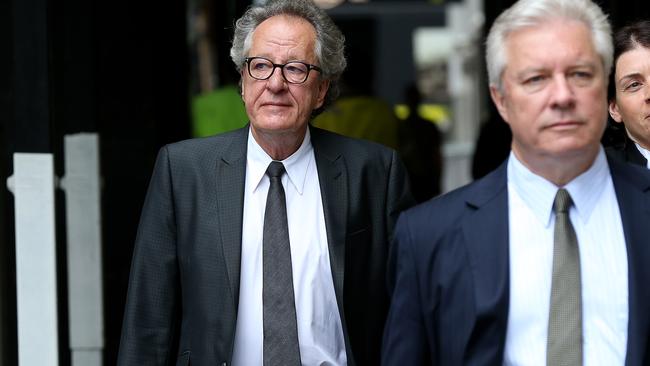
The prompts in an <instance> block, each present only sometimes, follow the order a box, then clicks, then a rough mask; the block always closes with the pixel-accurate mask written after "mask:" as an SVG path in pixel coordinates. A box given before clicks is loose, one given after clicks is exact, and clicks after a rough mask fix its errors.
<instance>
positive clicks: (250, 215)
mask: <svg viewBox="0 0 650 366" xmlns="http://www.w3.org/2000/svg"><path fill="white" fill-rule="evenodd" d="M247 151H248V152H247V160H246V184H245V193H244V221H243V230H242V251H241V275H240V285H239V310H238V316H237V328H236V333H235V347H234V351H233V362H232V363H233V365H235V366H262V361H263V354H262V353H263V352H262V351H263V330H262V327H263V319H262V313H263V311H262V283H263V282H262V232H263V227H264V210H265V208H266V196H267V193H268V190H269V178H268V177H267V176H266V174H265V173H266V168H267V167H268V165H269V163H270V162H271V161H272V159H271V157H270V156H268V154H266V152H265V151H264V150H263V149H262V148H261V147H260V146H259V145H258V144H257V142H256V141H255V138H253V136H252V134H251V133H250V131H249V133H248V150H247ZM282 163H283V164H284V167H285V169H286V172H287V174H284V175H283V177H282V185H283V187H284V191H285V196H286V201H287V219H288V224H289V242H290V245H291V262H292V270H293V289H294V294H295V301H296V317H297V326H298V340H299V343H300V358H301V361H302V364H303V365H322V366H330V365H331V366H334V365H346V364H347V358H346V353H345V341H344V338H343V327H342V326H341V317H340V315H339V310H338V306H337V303H336V295H335V292H334V282H333V279H332V270H331V266H330V257H329V250H328V246H327V232H326V230H325V218H324V213H323V201H322V199H321V192H320V185H319V181H318V172H317V170H316V160H315V159H314V149H313V147H312V144H311V139H310V134H309V130H307V134H306V136H305V139H304V141H303V143H302V145H301V146H300V148H299V149H298V151H296V152H295V153H294V154H293V155H291V156H290V157H288V158H287V159H285V160H283V161H282Z"/></svg>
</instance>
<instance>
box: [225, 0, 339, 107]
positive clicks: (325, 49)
mask: <svg viewBox="0 0 650 366" xmlns="http://www.w3.org/2000/svg"><path fill="white" fill-rule="evenodd" d="M276 15H291V16H296V17H300V18H303V19H305V20H307V21H308V22H309V23H311V24H312V25H313V26H314V28H315V29H316V45H315V50H314V53H315V54H316V58H317V59H318V64H319V66H320V68H321V69H322V70H323V71H322V73H321V76H322V77H323V78H325V79H327V80H329V81H330V87H329V90H328V91H327V95H326V96H325V102H324V103H323V106H322V107H321V108H318V109H317V110H315V111H314V112H313V113H312V114H313V115H316V114H318V113H320V112H322V111H323V110H324V109H325V108H326V107H327V106H328V105H330V104H331V103H332V102H333V101H334V100H335V99H336V97H338V95H339V86H338V81H339V78H340V77H341V74H342V73H343V70H345V66H346V65H347V61H346V60H345V54H344V48H345V37H344V36H343V33H341V31H340V30H339V28H338V27H337V26H336V25H335V24H334V22H333V21H332V19H331V18H330V17H329V16H328V15H327V14H326V13H325V11H324V10H322V9H320V8H319V7H318V6H316V4H314V3H313V2H312V1H311V0H270V1H268V2H267V3H266V5H263V6H251V7H249V8H248V9H247V10H246V12H245V13H244V15H242V17H241V18H239V19H238V20H237V22H236V23H235V32H234V36H233V40H232V47H231V48H230V58H231V59H232V61H233V62H234V63H235V67H237V71H239V72H240V73H241V70H242V68H243V67H244V63H245V59H246V57H247V56H248V51H249V50H250V48H251V43H252V38H253V32H254V31H255V29H256V28H257V26H258V25H260V24H261V23H262V22H263V21H265V20H266V19H269V18H271V17H273V16H276Z"/></svg>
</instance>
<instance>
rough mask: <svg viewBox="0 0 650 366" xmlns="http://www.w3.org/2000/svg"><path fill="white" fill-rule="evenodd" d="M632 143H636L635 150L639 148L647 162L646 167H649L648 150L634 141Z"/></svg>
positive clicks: (649, 156) (649, 151) (649, 154)
mask: <svg viewBox="0 0 650 366" xmlns="http://www.w3.org/2000/svg"><path fill="white" fill-rule="evenodd" d="M634 145H636V148H637V150H639V152H640V153H641V155H643V157H644V158H645V160H646V162H647V164H646V168H648V169H650V150H647V149H644V148H643V147H642V146H641V145H639V144H637V143H636V142H635V143H634Z"/></svg>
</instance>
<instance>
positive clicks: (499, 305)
mask: <svg viewBox="0 0 650 366" xmlns="http://www.w3.org/2000/svg"><path fill="white" fill-rule="evenodd" d="M506 166H507V164H506V163H504V164H502V165H501V166H500V167H499V168H498V169H497V170H495V171H494V172H493V173H491V174H490V175H488V176H487V177H485V178H484V179H483V180H482V181H481V182H480V183H479V184H478V185H477V186H476V189H475V190H474V194H473V195H471V196H470V197H469V198H468V199H467V201H466V204H467V206H468V208H469V210H470V212H469V213H468V217H467V219H466V220H464V221H463V224H462V232H463V237H464V239H465V240H464V242H465V243H466V245H467V250H468V253H469V260H470V267H471V270H472V272H473V279H474V295H475V305H476V307H475V308H476V319H475V323H474V326H473V328H474V330H473V331H472V334H471V336H470V339H469V340H468V344H467V347H468V349H467V353H466V356H467V357H470V356H471V355H472V354H473V355H479V354H480V360H470V359H466V360H465V361H466V362H467V363H468V364H471V363H472V361H475V362H477V363H478V364H500V363H501V362H502V360H503V351H504V347H505V342H504V340H505V337H506V330H507V323H508V302H509V292H510V291H509V290H510V289H509V286H510V284H509V268H510V265H509V235H508V190H507V184H506V182H507V179H506ZM476 350H483V351H481V352H475V351H476ZM485 351H489V352H490V353H489V354H486V353H485Z"/></svg>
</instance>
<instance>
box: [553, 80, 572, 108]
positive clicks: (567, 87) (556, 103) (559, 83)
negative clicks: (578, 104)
mask: <svg viewBox="0 0 650 366" xmlns="http://www.w3.org/2000/svg"><path fill="white" fill-rule="evenodd" d="M551 98H552V99H551V104H552V107H554V108H558V109H568V108H573V107H574V106H575V91H574V86H573V85H571V83H570V82H569V80H568V79H567V78H566V76H563V75H562V76H556V77H555V78H554V79H553V90H552V95H551Z"/></svg>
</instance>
